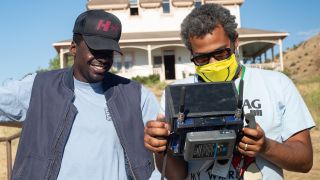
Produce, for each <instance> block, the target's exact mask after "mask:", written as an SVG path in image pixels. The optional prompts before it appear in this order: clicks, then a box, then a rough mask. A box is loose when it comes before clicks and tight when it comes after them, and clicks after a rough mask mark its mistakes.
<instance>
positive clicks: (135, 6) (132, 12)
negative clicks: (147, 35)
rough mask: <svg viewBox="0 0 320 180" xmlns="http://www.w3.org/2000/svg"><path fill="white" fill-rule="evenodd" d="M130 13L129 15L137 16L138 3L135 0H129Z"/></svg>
mask: <svg viewBox="0 0 320 180" xmlns="http://www.w3.org/2000/svg"><path fill="white" fill-rule="evenodd" d="M129 4H130V15H131V16H138V15H139V8H138V3H137V0H130V1H129Z"/></svg>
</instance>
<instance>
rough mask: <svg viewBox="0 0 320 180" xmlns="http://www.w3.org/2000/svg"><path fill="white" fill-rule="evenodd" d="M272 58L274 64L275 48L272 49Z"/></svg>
mask: <svg viewBox="0 0 320 180" xmlns="http://www.w3.org/2000/svg"><path fill="white" fill-rule="evenodd" d="M271 57H272V62H274V49H273V47H272V48H271Z"/></svg>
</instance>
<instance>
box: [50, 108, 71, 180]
mask: <svg viewBox="0 0 320 180" xmlns="http://www.w3.org/2000/svg"><path fill="white" fill-rule="evenodd" d="M70 109H71V106H69V109H68V111H67V113H66V115H65V118H64V122H65V121H66V119H67V116H68V114H69V111H70ZM64 128H65V127H62V128H61V130H60V131H59V136H58V139H57V142H56V143H55V145H54V147H53V149H54V153H53V154H54V158H53V161H52V162H51V163H50V166H49V168H50V169H49V172H48V174H47V177H46V178H45V179H46V180H49V178H50V177H51V173H52V166H53V165H54V164H55V163H56V159H57V158H56V157H55V154H56V152H57V148H56V147H57V144H58V142H59V139H60V137H61V135H62V132H63V129H64Z"/></svg>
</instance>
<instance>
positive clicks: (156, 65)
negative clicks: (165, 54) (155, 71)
mask: <svg viewBox="0 0 320 180" xmlns="http://www.w3.org/2000/svg"><path fill="white" fill-rule="evenodd" d="M161 64H162V57H161V56H153V67H154V68H160V67H161Z"/></svg>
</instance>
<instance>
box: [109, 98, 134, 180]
mask: <svg viewBox="0 0 320 180" xmlns="http://www.w3.org/2000/svg"><path fill="white" fill-rule="evenodd" d="M106 105H107V108H110V109H111V106H108V103H106ZM111 112H112V111H110V114H111ZM111 120H112V122H113V125H114V126H116V123H115V122H114V121H113V119H112V117H111ZM115 129H116V132H117V134H118V137H119V140H120V144H121V146H122V148H123V150H124V153H125V154H127V150H126V148H125V146H124V145H123V144H122V141H121V139H120V136H119V132H118V129H117V128H116V127H115ZM127 160H128V164H129V169H130V171H131V174H132V176H133V179H134V180H137V178H136V177H135V175H134V173H133V170H132V166H131V163H130V159H129V158H128V156H127Z"/></svg>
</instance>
